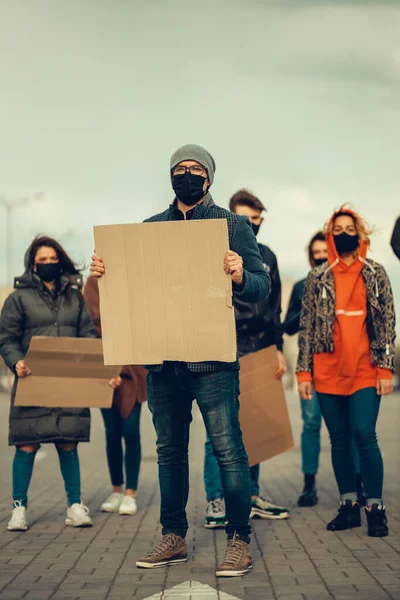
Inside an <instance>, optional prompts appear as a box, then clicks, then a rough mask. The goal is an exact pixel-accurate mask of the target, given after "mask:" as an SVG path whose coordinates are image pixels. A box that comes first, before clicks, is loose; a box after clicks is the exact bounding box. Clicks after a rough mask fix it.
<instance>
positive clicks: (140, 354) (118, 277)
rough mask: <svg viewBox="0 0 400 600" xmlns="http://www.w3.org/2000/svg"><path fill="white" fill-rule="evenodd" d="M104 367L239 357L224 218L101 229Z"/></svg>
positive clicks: (98, 248)
mask: <svg viewBox="0 0 400 600" xmlns="http://www.w3.org/2000/svg"><path fill="white" fill-rule="evenodd" d="M94 235H95V247H96V252H97V254H98V255H99V256H101V257H102V258H103V260H104V264H105V268H106V273H105V275H104V277H102V278H101V279H100V281H99V291H100V314H101V322H102V332H103V350H104V364H106V365H117V364H118V365H119V364H128V365H129V364H136V365H153V364H162V363H163V362H164V361H166V360H177V361H184V362H202V361H223V362H233V361H235V360H236V333H235V320H234V319H235V317H234V310H233V308H232V280H231V278H230V277H229V275H226V273H225V272H224V268H223V263H224V256H225V253H226V251H227V250H229V242H228V226H227V222H226V220H225V219H210V220H205V221H172V222H167V223H140V224H133V225H107V226H98V227H95V228H94Z"/></svg>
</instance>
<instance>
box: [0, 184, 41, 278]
mask: <svg viewBox="0 0 400 600" xmlns="http://www.w3.org/2000/svg"><path fill="white" fill-rule="evenodd" d="M43 198H44V192H37V193H36V194H33V195H31V196H24V197H22V198H17V199H16V200H7V198H5V197H4V196H0V205H1V206H3V207H4V210H5V213H6V218H5V229H6V231H5V236H4V239H5V244H6V252H7V284H10V283H11V279H12V244H13V237H12V233H13V232H12V211H13V210H14V209H15V208H19V207H21V206H24V205H25V204H29V203H30V202H36V201H38V200H43Z"/></svg>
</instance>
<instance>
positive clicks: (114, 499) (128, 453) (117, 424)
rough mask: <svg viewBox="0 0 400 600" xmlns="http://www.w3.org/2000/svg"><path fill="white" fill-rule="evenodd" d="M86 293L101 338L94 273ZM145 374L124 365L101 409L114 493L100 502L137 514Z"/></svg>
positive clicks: (109, 509)
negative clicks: (110, 399) (107, 405)
mask: <svg viewBox="0 0 400 600" xmlns="http://www.w3.org/2000/svg"><path fill="white" fill-rule="evenodd" d="M84 296H85V299H86V302H87V304H88V307H89V310H90V314H91V316H92V319H93V323H94V325H95V328H96V335H97V337H99V338H101V320H100V300H99V283H98V281H97V279H96V278H95V277H89V279H88V280H87V282H86V285H85V289H84ZM146 375H147V371H146V369H144V367H141V366H134V365H130V366H125V367H123V369H122V371H121V374H120V377H118V378H117V380H116V382H115V390H114V397H113V404H112V407H111V408H102V409H101V414H102V417H103V421H104V427H105V430H106V444H107V462H108V469H109V471H110V477H111V483H112V485H113V492H112V494H111V495H110V496H109V497H108V498H107V499H106V501H105V502H103V504H102V505H101V510H102V511H103V512H119V514H120V515H134V514H136V512H137V504H136V490H137V485H138V479H139V470H140V461H141V445H140V414H141V408H142V403H143V402H145V401H146V399H147V391H146ZM122 438H124V442H125V474H126V487H125V494H123V487H122V486H123V483H124V476H123V469H122V467H123V450H122Z"/></svg>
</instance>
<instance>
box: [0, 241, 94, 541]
mask: <svg viewBox="0 0 400 600" xmlns="http://www.w3.org/2000/svg"><path fill="white" fill-rule="evenodd" d="M14 287H15V290H14V292H13V293H12V294H10V296H9V297H8V298H7V300H6V301H5V303H4V306H3V309H2V311H1V317H0V353H1V356H2V357H3V359H4V362H5V363H6V365H7V366H8V367H9V369H11V370H12V371H13V372H14V373H15V375H16V377H15V381H14V385H13V388H12V393H11V410H10V430H9V444H10V445H11V446H16V451H15V456H14V462H13V501H14V505H13V506H14V508H13V511H12V517H11V521H10V522H9V524H8V529H9V530H10V531H25V530H26V529H28V524H27V518H26V507H27V494H28V488H29V483H30V480H31V476H32V472H33V465H34V461H35V455H36V452H37V450H38V449H39V447H40V444H41V443H54V444H55V445H56V448H57V452H58V456H59V460H60V469H61V473H62V476H63V479H64V484H65V491H66V494H67V499H68V509H67V519H66V523H67V525H72V526H74V527H90V526H91V525H92V521H91V519H90V517H89V511H88V509H87V508H86V507H85V506H83V504H81V490H80V472H79V457H78V452H77V444H78V442H88V441H89V436H90V411H89V409H88V408H50V407H30V406H14V400H15V396H16V390H17V385H18V378H20V377H26V376H28V375H29V374H30V369H29V365H27V364H25V362H24V358H25V355H26V353H27V351H28V348H29V344H30V340H31V338H32V336H54V337H95V330H94V325H93V323H92V319H91V317H90V313H89V310H88V308H87V305H86V302H85V300H84V298H83V296H82V293H81V291H80V288H81V287H82V277H81V275H80V274H79V272H78V271H77V269H76V267H75V265H74V263H73V262H72V260H71V259H70V258H69V256H68V255H67V254H66V252H65V251H64V249H63V248H62V247H61V246H60V244H59V243H58V242H56V241H55V240H53V239H51V238H48V237H43V236H41V237H37V238H35V239H34V241H33V243H32V244H31V246H30V247H29V248H28V250H27V252H26V254H25V273H24V274H23V276H22V277H19V278H17V279H16V280H15V284H14ZM43 393H44V394H46V389H43Z"/></svg>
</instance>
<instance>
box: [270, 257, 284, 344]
mask: <svg viewBox="0 0 400 600" xmlns="http://www.w3.org/2000/svg"><path fill="white" fill-rule="evenodd" d="M269 274H270V277H271V295H270V300H269V307H270V311H271V317H272V319H271V320H272V327H273V338H274V344H275V345H276V347H277V349H278V350H280V351H282V349H283V327H282V323H281V313H282V284H281V278H280V275H279V268H278V261H277V260H276V256H275V255H274V262H273V264H272V266H271V270H270V273H269Z"/></svg>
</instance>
